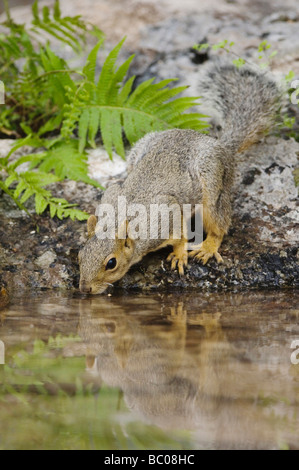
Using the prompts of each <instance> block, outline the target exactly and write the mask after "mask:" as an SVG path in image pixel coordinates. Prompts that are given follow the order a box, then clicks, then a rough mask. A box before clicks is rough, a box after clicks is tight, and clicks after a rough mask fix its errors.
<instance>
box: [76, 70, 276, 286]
mask: <svg viewBox="0 0 299 470" xmlns="http://www.w3.org/2000/svg"><path fill="white" fill-rule="evenodd" d="M199 90H200V93H201V95H202V98H203V101H204V103H205V102H206V103H207V104H209V105H211V106H212V109H213V113H214V114H215V113H218V114H219V115H220V118H221V127H222V131H221V135H220V137H219V138H218V139H216V138H214V137H211V136H207V135H205V134H200V133H198V132H196V131H193V130H187V129H173V130H167V131H162V132H154V133H150V134H147V135H146V136H145V137H143V138H142V139H141V140H139V141H138V142H137V143H136V145H135V146H134V147H133V149H132V150H131V152H130V154H129V156H128V176H127V178H126V180H125V181H124V182H123V183H122V184H121V183H115V184H113V185H111V186H110V187H109V188H108V189H107V190H106V191H105V193H104V195H103V197H102V199H101V204H111V205H112V206H113V207H114V208H115V210H117V201H118V196H122V197H125V198H126V200H127V201H128V203H137V204H138V203H139V204H143V205H144V206H145V207H146V211H147V214H149V213H150V212H149V211H150V204H165V203H166V204H168V206H171V205H172V204H178V205H179V206H180V207H181V208H182V207H183V204H202V206H203V227H204V231H205V233H206V235H207V236H206V239H205V240H204V241H203V242H202V243H201V244H200V245H198V246H197V247H196V248H195V249H194V250H193V251H190V252H188V251H187V250H186V242H187V240H186V238H185V237H184V236H182V237H181V238H180V239H175V237H174V236H173V234H172V236H170V237H169V239H166V240H165V239H162V238H161V237H158V239H150V238H147V239H137V240H136V239H133V238H132V237H130V231H129V228H128V223H127V224H126V227H125V228H124V230H125V232H126V233H125V237H123V238H120V237H117V236H116V237H115V239H112V240H111V239H99V237H97V235H96V225H97V218H96V217H95V216H94V215H93V216H91V217H90V218H89V220H88V222H87V228H88V236H89V240H88V241H87V243H86V245H85V246H84V247H83V249H82V250H81V251H80V253H79V264H80V290H81V292H83V293H92V294H100V293H102V292H104V291H105V290H106V289H107V286H108V285H110V284H111V283H114V282H115V281H117V280H119V279H121V278H122V277H123V276H124V275H125V274H126V272H127V271H128V270H129V268H130V267H131V266H132V265H133V264H135V263H137V262H138V261H140V260H141V259H142V258H143V257H144V256H145V255H146V254H147V253H149V252H153V251H156V250H158V249H160V248H162V247H164V246H167V245H172V246H173V253H171V254H170V255H169V257H168V258H167V260H168V261H170V262H171V268H172V269H176V268H178V271H179V273H180V274H181V275H182V274H184V267H185V266H187V263H188V257H195V258H196V259H197V260H200V261H202V262H203V263H204V264H205V263H206V262H207V261H208V260H209V259H210V258H212V257H215V258H216V260H217V261H218V262H221V261H222V258H221V255H220V254H219V252H218V249H219V247H220V245H221V242H222V239H223V237H224V235H225V234H227V232H228V229H229V226H230V222H231V201H230V199H231V188H232V185H233V180H234V171H235V164H236V156H237V154H238V153H239V152H242V151H243V150H245V149H247V148H248V147H250V146H251V145H252V144H253V143H255V142H256V141H257V140H258V139H259V137H260V136H261V135H262V134H263V133H264V132H265V131H266V130H267V129H269V127H270V126H271V125H272V123H273V122H274V119H275V117H276V114H277V111H278V109H279V104H280V97H281V96H280V95H281V93H280V91H279V88H278V86H277V84H276V83H275V81H274V80H273V79H272V78H271V77H269V76H268V75H266V74H265V73H261V72H256V71H255V70H252V69H251V68H249V67H247V66H246V67H242V68H236V67H235V66H234V65H231V64H224V63H213V64H211V65H210V66H208V67H207V69H206V71H205V73H203V74H202V76H201V77H200V78H199ZM182 217H183V215H182ZM147 220H148V219H147ZM183 223H184V221H183V220H182V224H183ZM147 224H149V222H147Z"/></svg>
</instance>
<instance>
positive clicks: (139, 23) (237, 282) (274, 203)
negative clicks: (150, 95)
mask: <svg viewBox="0 0 299 470" xmlns="http://www.w3.org/2000/svg"><path fill="white" fill-rule="evenodd" d="M44 3H49V2H44ZM91 3H92V2H90V1H86V2H82V1H80V2H77V1H74V2H70V1H68V0H67V1H64V2H62V7H63V9H65V12H70V10H71V13H72V14H75V13H81V14H83V15H84V16H85V17H86V16H88V15H90V12H91V9H88V8H86V5H85V9H84V8H83V6H82V5H83V4H90V5H91ZM97 4H98V8H97V11H96V12H93V15H92V16H93V18H88V19H89V20H92V21H93V22H95V23H96V24H97V25H98V26H99V27H101V28H102V29H103V30H104V32H105V33H106V35H107V40H108V45H109V43H110V44H115V42H116V41H117V40H119V39H121V37H122V36H123V35H124V34H127V36H128V41H127V46H126V49H125V50H124V54H125V55H129V54H130V53H131V52H135V54H136V59H135V61H134V64H133V69H132V71H131V73H132V74H136V75H137V80H139V81H141V80H144V79H148V78H150V77H153V76H155V77H157V78H158V79H164V78H169V77H171V76H173V77H178V78H179V84H180V85H181V84H183V85H186V84H188V85H190V88H189V89H188V90H187V92H186V93H187V94H189V95H192V96H196V95H198V93H197V90H196V77H197V73H198V69H199V67H201V64H202V63H204V62H206V61H208V60H210V59H211V58H212V57H213V55H214V54H215V52H213V51H210V50H209V51H208V52H207V53H204V54H196V53H195V52H193V51H192V46H193V45H194V43H197V42H201V41H204V42H210V43H216V42H219V41H221V40H223V39H228V40H229V41H234V42H235V44H236V52H237V53H239V54H241V55H242V56H243V57H245V58H247V59H248V60H252V61H256V49H257V45H258V44H259V43H260V42H261V40H263V39H265V38H266V39H267V40H268V41H269V42H270V43H271V44H272V48H273V50H274V49H275V50H277V51H278V53H277V55H276V56H275V58H274V60H273V65H272V70H273V72H274V73H276V74H277V75H281V74H282V73H287V72H288V71H289V70H294V72H295V74H297V75H298V76H299V61H298V58H299V39H298V21H299V11H298V5H296V3H295V2H292V1H291V0H288V1H286V2H282V1H281V0H276V1H274V2H253V3H252V2H250V3H248V2H245V1H240V2H225V1H220V2H215V1H212V2H205V1H203V2H200V5H199V2H197V1H191V0H189V1H186V2H184V5H181V2H176V1H172V2H170V1H168V0H164V1H163V2H159V4H157V2H153V1H150V0H149V1H147V2H146V1H140V2H134V1H131V2H129V1H127V0H125V1H122V2H118V1H115V2H113V7H111V2H110V4H109V2H108V1H105V0H101V1H99V2H97ZM125 6H128V8H127V9H126V8H125ZM101 7H102V9H101ZM83 10H84V11H83ZM130 11H131V14H130V23H128V21H126V15H127V14H129V12H130ZM134 11H135V12H136V14H135V15H134V14H132V12H134ZM86 12H87V13H86ZM105 12H106V13H105ZM120 12H122V14H121V15H120ZM124 12H125V13H124ZM15 13H16V14H20V15H22V17H23V18H24V21H25V20H26V15H27V16H30V15H29V9H28V7H18V8H16V9H15ZM100 13H101V14H100ZM105 15H106V17H105ZM105 18H106V21H105ZM128 24H130V30H129V31H128V30H127V28H128ZM113 25H114V26H115V27H112V26H113ZM292 112H293V113H298V106H297V107H293V109H292ZM10 145H11V142H8V141H3V140H1V141H0V153H1V156H2V155H4V154H5V153H7V148H9V146H10ZM22 151H24V149H23V150H22ZM25 151H26V150H25ZM298 155H299V144H298V143H297V142H295V141H294V140H293V139H289V140H284V139H283V138H281V137H274V136H271V137H268V138H266V139H264V141H262V142H261V143H259V144H258V145H256V146H254V147H253V148H252V149H250V151H248V152H247V153H244V154H243V155H241V156H240V162H239V165H238V168H237V175H236V182H235V187H234V195H233V209H234V217H233V222H232V226H231V229H230V232H229V234H228V235H227V236H226V237H225V240H224V242H223V244H222V247H221V249H220V251H221V254H222V256H223V259H224V263H223V264H220V265H218V264H217V263H216V262H215V261H210V262H209V263H208V264H207V265H206V266H202V265H200V264H198V263H197V262H195V261H190V265H189V267H188V269H186V273H185V276H184V277H179V275H178V274H177V272H171V271H170V270H169V265H168V263H166V261H165V260H166V257H167V253H168V250H163V251H161V252H159V253H155V254H150V255H148V256H147V257H146V258H145V259H144V260H143V261H142V262H140V263H139V264H138V265H136V266H134V267H133V268H132V269H131V271H130V272H129V273H128V274H127V275H126V276H125V278H124V279H122V280H121V281H120V282H119V283H118V284H117V286H116V288H118V289H145V290H149V289H159V290H173V289H175V290H177V289H188V288H190V289H193V288H197V289H237V288H258V287H280V288H281V287H292V286H293V287H294V286H298V284H299V251H298V231H299V217H298V189H297V188H296V187H295V183H294V177H293V171H294V169H295V168H296V167H297V166H298ZM89 163H90V175H91V176H92V177H94V178H95V179H98V180H99V181H101V182H104V183H105V184H109V183H110V182H111V181H113V180H114V179H118V178H123V177H124V175H125V167H124V164H123V163H122V161H120V160H119V159H116V160H115V163H114V164H113V165H112V166H111V164H110V162H109V161H107V159H106V157H104V152H103V150H102V149H101V148H99V149H98V150H97V151H94V150H93V151H92V152H91V153H90V158H89ZM109 175H112V178H111V177H109ZM53 189H54V193H55V195H56V196H57V197H65V198H67V199H68V200H70V201H71V202H76V203H78V204H79V206H80V208H81V209H83V210H86V211H87V212H90V213H94V211H95V209H96V207H97V204H98V203H99V201H100V198H101V192H100V191H99V190H96V189H95V188H91V187H88V186H86V185H85V184H83V183H74V182H64V183H60V184H59V185H56V186H55V188H53ZM29 209H30V208H29ZM85 237H86V233H85V224H84V223H81V222H73V221H70V220H66V221H59V220H58V219H54V220H51V219H50V218H49V215H48V214H46V215H44V216H42V217H33V218H30V217H28V216H27V215H26V214H24V213H21V212H20V211H18V210H17V209H16V207H15V206H14V204H13V203H12V201H10V200H9V198H8V197H7V196H6V195H4V194H2V193H0V288H1V286H5V287H7V288H8V289H9V290H10V291H11V292H12V293H13V291H15V290H25V289H28V288H30V289H37V288H70V289H73V288H76V287H77V286H78V279H79V273H78V264H77V254H78V250H79V247H80V246H81V245H82V244H83V243H84V240H85Z"/></svg>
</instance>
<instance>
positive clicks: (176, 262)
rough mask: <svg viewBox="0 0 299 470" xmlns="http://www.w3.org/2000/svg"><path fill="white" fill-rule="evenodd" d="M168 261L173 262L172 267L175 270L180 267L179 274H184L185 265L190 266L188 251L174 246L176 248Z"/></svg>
mask: <svg viewBox="0 0 299 470" xmlns="http://www.w3.org/2000/svg"><path fill="white" fill-rule="evenodd" d="M167 261H169V262H171V269H172V270H175V269H176V267H177V268H178V271H179V274H180V275H181V276H183V275H184V267H185V266H188V253H187V251H186V250H185V249H180V248H176V247H174V250H173V252H172V253H170V255H169V256H168V258H167Z"/></svg>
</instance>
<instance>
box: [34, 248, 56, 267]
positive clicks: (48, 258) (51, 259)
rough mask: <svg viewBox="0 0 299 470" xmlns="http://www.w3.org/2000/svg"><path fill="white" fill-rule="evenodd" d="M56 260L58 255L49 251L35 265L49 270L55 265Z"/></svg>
mask: <svg viewBox="0 0 299 470" xmlns="http://www.w3.org/2000/svg"><path fill="white" fill-rule="evenodd" d="M56 260H57V256H56V254H55V253H54V252H53V251H52V250H49V251H46V252H45V253H44V254H42V255H41V256H39V257H38V258H37V260H36V261H35V263H36V264H37V265H38V266H39V267H40V268H42V269H48V268H49V267H50V265H51V264H53V263H55V261H56Z"/></svg>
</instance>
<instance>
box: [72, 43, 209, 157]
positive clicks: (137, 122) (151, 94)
mask: <svg viewBox="0 0 299 470" xmlns="http://www.w3.org/2000/svg"><path fill="white" fill-rule="evenodd" d="M124 41H125V39H123V40H122V41H121V42H120V43H119V44H118V45H117V46H116V47H115V48H114V49H113V50H112V51H111V52H110V54H109V55H108V57H107V59H106V61H105V62H104V64H103V67H102V71H101V74H100V77H99V79H98V82H97V84H96V88H94V87H92V85H93V84H92V82H91V79H94V75H95V74H94V71H95V66H96V57H97V53H98V49H99V47H100V44H98V45H97V46H96V47H95V48H94V49H93V50H92V51H91V53H90V55H89V57H88V60H87V65H86V66H85V68H84V69H83V70H84V71H85V75H86V77H87V83H86V86H84V84H83V85H82V84H81V86H82V88H84V89H86V88H88V90H89V91H90V94H89V96H88V99H87V100H84V98H83V99H82V100H81V102H79V100H78V96H75V98H74V100H73V103H71V104H70V107H72V108H73V109H74V110H76V112H75V113H74V114H73V116H76V115H77V116H78V118H77V119H78V129H79V130H78V132H79V140H80V144H79V149H80V151H83V149H84V148H85V147H86V145H87V143H88V141H90V142H89V143H91V144H92V145H94V138H95V136H96V135H97V133H98V132H99V131H100V132H101V136H102V140H103V144H104V146H105V149H106V151H107V152H108V154H109V156H110V158H112V152H113V150H116V152H117V153H118V154H119V155H121V156H122V157H123V158H124V156H125V150H124V143H123V137H124V136H123V133H124V134H125V136H126V137H127V139H128V141H129V142H130V144H133V143H134V142H136V141H137V140H138V139H140V138H141V137H143V136H144V135H145V134H146V133H148V132H152V131H160V130H165V129H169V128H172V127H176V126H178V127H182V128H183V127H184V128H187V127H191V128H192V129H196V130H199V131H204V129H205V128H206V127H208V124H207V123H206V122H205V121H204V120H202V117H203V116H202V115H200V114H198V113H197V114H195V113H193V114H192V118H190V115H189V114H187V113H186V114H185V111H187V110H188V109H190V108H191V107H192V106H195V105H197V104H198V103H197V102H196V99H197V98H177V96H178V95H179V94H180V93H182V92H183V91H184V90H185V89H186V88H187V87H184V86H180V87H170V85H171V84H172V83H173V82H174V81H175V79H167V80H162V81H161V82H158V83H154V79H150V80H147V81H145V82H143V83H141V84H140V85H139V86H138V87H137V88H136V89H135V90H134V91H133V92H132V87H133V83H134V77H131V78H130V79H129V80H128V81H127V82H125V83H124V79H125V76H126V74H127V72H128V69H129V67H130V64H131V62H132V60H133V58H134V56H130V57H129V58H128V59H127V60H126V61H125V62H124V63H123V64H121V65H120V66H119V67H117V66H116V62H117V60H118V56H119V53H120V50H121V48H122V46H123V43H124ZM80 107H81V112H80V111H79V108H80ZM79 114H80V116H79ZM73 124H74V121H73Z"/></svg>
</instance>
